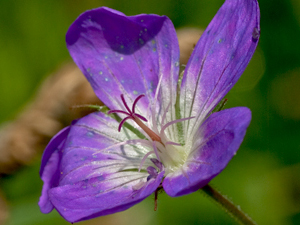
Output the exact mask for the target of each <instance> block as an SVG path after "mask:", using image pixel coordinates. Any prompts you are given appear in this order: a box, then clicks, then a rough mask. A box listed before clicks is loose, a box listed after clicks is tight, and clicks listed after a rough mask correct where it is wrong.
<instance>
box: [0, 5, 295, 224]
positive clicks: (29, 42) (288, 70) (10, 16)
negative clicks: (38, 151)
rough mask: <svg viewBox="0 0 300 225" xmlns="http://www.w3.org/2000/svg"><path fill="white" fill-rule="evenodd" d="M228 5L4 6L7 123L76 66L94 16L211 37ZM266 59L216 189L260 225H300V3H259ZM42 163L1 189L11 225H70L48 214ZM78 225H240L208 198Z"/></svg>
mask: <svg viewBox="0 0 300 225" xmlns="http://www.w3.org/2000/svg"><path fill="white" fill-rule="evenodd" d="M222 3H223V1H222V0H191V1H187V0H177V1H176V0H167V1H165V0H152V1H137V0H133V1H120V0H106V1H105V0H84V1H79V0H55V1H54V0H43V1H41V0H28V1H23V0H13V1H9V0H0V71H1V72H0V96H1V97H0V105H1V110H0V122H1V123H3V122H5V121H9V120H13V119H14V117H15V116H16V115H17V113H18V112H19V111H20V110H21V109H22V108H24V106H25V105H26V102H28V101H29V100H30V99H31V98H32V96H33V95H34V93H35V91H36V90H37V88H38V86H39V84H40V83H41V81H42V80H43V79H44V78H46V77H47V75H49V74H50V73H51V72H54V71H55V70H57V69H58V68H59V67H60V66H61V65H62V64H63V63H65V62H68V61H71V58H70V56H69V54H68V51H67V49H66V47H65V41H64V40H65V33H66V31H67V29H68V27H69V25H70V24H71V23H72V22H73V21H74V20H75V19H76V17H77V16H78V15H79V14H80V13H82V12H84V11H85V10H87V9H91V8H96V7H99V6H108V7H111V8H114V9H117V10H120V11H122V12H124V13H125V14H127V15H135V14H140V13H155V14H160V15H167V16H168V17H170V19H171V20H172V21H173V23H174V25H175V27H176V28H180V27H185V26H190V27H199V28H205V27H206V26H207V25H208V23H209V21H210V20H211V19H212V18H213V16H214V14H215V13H216V12H217V10H218V8H219V7H220V6H221V5H222ZM259 3H260V9H261V38H260V42H259V45H258V49H257V51H256V53H255V55H254V57H253V59H252V61H251V63H250V65H249V67H248V68H247V70H246V72H245V73H244V75H243V76H242V78H241V79H240V81H239V82H238V83H237V85H236V86H235V87H234V88H233V89H232V91H231V92H230V93H229V94H228V96H227V98H228V99H229V101H228V104H227V105H226V107H233V106H247V107H249V108H250V109H251V111H252V116H253V118H252V122H251V124H250V127H249V129H248V131H247V134H246V137H245V140H244V142H243V144H242V146H241V148H240V150H239V152H238V154H237V155H236V156H235V157H234V158H233V160H232V161H231V162H230V163H229V165H228V166H227V168H226V169H225V170H224V171H223V172H222V173H221V174H220V175H219V176H217V177H216V178H215V179H213V180H212V182H211V184H212V186H214V187H216V188H217V189H219V190H220V191H221V192H222V193H224V194H225V195H228V196H230V199H232V200H233V202H235V203H236V204H237V205H240V206H241V208H242V209H243V210H244V211H245V212H247V213H248V214H249V215H251V216H252V218H253V219H254V220H256V221H257V222H258V224H275V225H277V224H278V225H279V224H300V129H299V127H300V88H299V87H300V2H299V0H260V1H259ZM39 165H40V158H37V159H36V160H34V162H33V163H32V164H31V165H29V166H26V167H23V168H21V169H20V170H18V171H16V172H15V173H13V174H11V175H6V176H2V177H1V180H0V189H1V190H2V194H3V196H4V197H5V199H6V201H7V204H8V207H9V219H8V220H7V221H6V222H5V224H6V225H42V224H68V223H67V222H66V221H64V220H63V219H62V218H61V217H60V216H59V215H58V213H56V212H52V213H50V214H47V215H45V214H42V213H41V212H40V211H39V208H38V205H37V202H38V198H39V195H40V191H41V188H42V182H41V180H40V178H39V175H38V171H39ZM79 224H130V225H134V224H145V225H147V224H174V225H175V224H236V223H235V221H233V220H232V219H231V218H230V217H229V216H228V215H227V214H226V213H224V212H223V211H222V210H221V209H220V208H218V207H217V206H216V205H215V204H214V203H213V202H211V201H210V200H209V199H208V198H206V197H205V196H204V195H203V194H200V193H199V192H196V193H194V194H191V195H189V196H184V197H179V198H171V197H169V196H167V195H166V194H161V195H159V202H158V211H157V212H154V211H153V196H152V197H149V198H148V199H147V200H145V201H144V202H142V203H140V204H138V205H136V206H134V207H133V208H131V209H129V210H127V211H125V212H122V213H118V214H115V215H110V216H107V217H103V218H99V219H96V220H90V221H87V222H83V223H79Z"/></svg>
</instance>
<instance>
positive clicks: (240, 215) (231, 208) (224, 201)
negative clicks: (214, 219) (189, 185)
mask: <svg viewBox="0 0 300 225" xmlns="http://www.w3.org/2000/svg"><path fill="white" fill-rule="evenodd" d="M199 190H202V191H204V192H205V193H206V194H207V195H208V196H209V197H211V198H212V199H213V200H214V201H215V202H216V203H217V205H219V206H221V208H223V209H224V211H225V212H227V213H228V214H229V215H230V216H231V217H232V218H234V219H235V220H236V221H237V222H238V223H240V224H247V225H248V224H249V225H254V224H256V223H255V222H254V221H253V220H252V219H251V218H250V217H249V216H248V215H247V214H245V213H244V212H243V211H242V210H241V209H240V207H238V206H235V205H234V204H233V203H232V202H231V201H230V200H229V199H228V198H226V197H225V196H224V195H222V194H221V193H220V192H219V191H217V190H215V189H213V188H212V187H211V186H210V185H208V184H207V185H205V186H204V187H203V188H202V189H199Z"/></svg>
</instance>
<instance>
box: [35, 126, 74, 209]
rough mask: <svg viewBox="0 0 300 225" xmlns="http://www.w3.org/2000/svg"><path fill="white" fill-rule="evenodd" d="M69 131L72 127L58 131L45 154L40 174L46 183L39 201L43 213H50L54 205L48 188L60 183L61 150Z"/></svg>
mask: <svg viewBox="0 0 300 225" xmlns="http://www.w3.org/2000/svg"><path fill="white" fill-rule="evenodd" d="M69 131H70V127H66V128H64V129H63V130H61V131H60V132H59V133H57V134H56V135H55V136H54V137H53V138H52V139H51V141H50V142H49V144H48V145H47V147H46V149H45V151H44V154H43V158H42V163H41V170H40V176H41V178H42V180H43V182H44V185H43V190H42V195H41V197H40V201H39V206H40V209H41V211H42V212H43V213H49V212H51V211H52V209H53V205H52V203H51V202H50V201H49V196H48V190H49V189H51V188H52V187H53V186H56V185H57V184H58V178H59V175H58V173H59V171H58V165H59V163H60V155H59V150H60V149H61V148H62V147H63V144H64V142H65V139H66V137H67V135H68V133H69Z"/></svg>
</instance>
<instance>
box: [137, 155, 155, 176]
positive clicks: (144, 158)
mask: <svg viewBox="0 0 300 225" xmlns="http://www.w3.org/2000/svg"><path fill="white" fill-rule="evenodd" d="M151 154H155V152H154V151H151V152H148V153H147V154H146V155H145V156H144V157H143V158H142V161H141V163H140V166H139V172H140V171H141V169H142V166H143V164H144V162H145V161H146V159H147V158H148V156H149V155H151Z"/></svg>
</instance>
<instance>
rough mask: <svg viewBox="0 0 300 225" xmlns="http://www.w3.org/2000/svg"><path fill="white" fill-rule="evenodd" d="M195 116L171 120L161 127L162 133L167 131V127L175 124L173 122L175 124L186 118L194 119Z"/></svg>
mask: <svg viewBox="0 0 300 225" xmlns="http://www.w3.org/2000/svg"><path fill="white" fill-rule="evenodd" d="M193 118H195V117H194V116H192V117H187V118H182V119H178V120H173V121H171V122H168V123H166V124H165V125H164V126H163V127H162V128H161V130H160V135H162V134H163V132H164V131H165V129H166V128H167V127H169V126H171V125H173V124H175V123H179V122H182V121H185V120H190V119H193Z"/></svg>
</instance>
